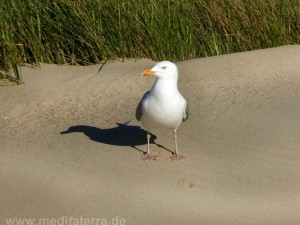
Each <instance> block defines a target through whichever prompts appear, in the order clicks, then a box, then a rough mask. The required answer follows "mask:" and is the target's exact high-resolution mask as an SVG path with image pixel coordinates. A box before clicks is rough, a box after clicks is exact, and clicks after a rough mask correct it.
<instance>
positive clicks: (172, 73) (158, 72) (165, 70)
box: [142, 61, 178, 80]
mask: <svg viewBox="0 0 300 225" xmlns="http://www.w3.org/2000/svg"><path fill="white" fill-rule="evenodd" d="M142 75H143V76H151V75H154V76H155V77H156V78H157V79H176V80H177V79H178V70H177V66H176V65H175V64H174V63H172V62H169V61H162V62H159V63H157V64H156V65H155V66H154V67H153V68H152V69H151V70H145V71H144V72H143V73H142Z"/></svg>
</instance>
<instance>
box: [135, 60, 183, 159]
mask: <svg viewBox="0 0 300 225" xmlns="http://www.w3.org/2000/svg"><path fill="white" fill-rule="evenodd" d="M142 75H143V76H150V75H154V76H155V78H156V81H155V83H154V84H153V86H152V88H151V90H150V91H148V92H146V93H145V94H144V96H143V98H142V99H141V101H140V102H139V104H138V106H137V109H136V114H135V115H136V118H137V120H138V121H141V122H142V125H143V126H144V128H145V129H146V130H147V153H146V154H145V155H144V160H155V159H156V157H157V156H156V155H152V154H150V147H149V142H150V137H151V136H150V133H149V132H151V131H152V130H153V129H154V128H169V129H172V130H173V131H174V141H175V153H174V154H173V155H172V156H171V157H170V159H171V160H172V161H173V160H183V159H184V157H183V156H182V155H179V154H178V147H177V135H176V131H177V128H178V127H179V125H180V124H181V122H182V121H186V120H187V119H188V116H189V108H188V104H187V101H186V100H185V99H184V97H183V96H182V95H181V94H180V92H179V91H178V87H177V82H178V70H177V66H176V65H175V64H174V63H172V62H169V61H162V62H159V63H157V64H156V65H155V66H154V67H153V68H152V69H151V70H145V71H144V72H143V73H142Z"/></svg>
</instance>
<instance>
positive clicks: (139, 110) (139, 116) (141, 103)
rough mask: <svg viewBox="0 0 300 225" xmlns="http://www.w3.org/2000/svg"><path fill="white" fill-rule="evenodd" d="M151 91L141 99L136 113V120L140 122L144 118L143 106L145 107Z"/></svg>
mask: <svg viewBox="0 0 300 225" xmlns="http://www.w3.org/2000/svg"><path fill="white" fill-rule="evenodd" d="M149 92H150V91H147V92H146V93H145V94H144V96H143V98H142V99H141V101H140V102H139V104H138V106H137V108H136V111H135V118H136V119H137V120H138V121H140V120H141V119H142V117H143V110H142V106H143V100H144V99H145V98H146V96H147V95H148V94H149Z"/></svg>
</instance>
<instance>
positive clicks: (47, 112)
mask: <svg viewBox="0 0 300 225" xmlns="http://www.w3.org/2000/svg"><path fill="white" fill-rule="evenodd" d="M154 64H155V62H153V61H151V60H148V59H140V60H133V59H132V60H125V63H122V62H119V61H115V62H109V63H107V64H105V65H104V66H103V68H102V69H101V70H100V72H98V70H99V68H100V66H101V65H92V66H86V67H83V66H66V65H47V64H42V68H41V69H39V68H34V67H32V66H30V65H26V66H24V67H22V68H21V70H22V75H23V79H24V82H25V84H24V85H21V86H13V87H8V86H5V87H3V86H1V87H0V129H1V133H0V180H1V185H0V202H1V204H0V221H1V222H0V224H5V218H16V217H18V218H36V219H39V218H61V217H63V216H65V217H67V216H68V217H74V218H80V217H84V218H87V219H92V218H102V219H107V223H110V224H116V220H118V221H117V222H118V224H122V222H125V224H130V225H131V224H133V225H134V224H136V225H138V224H172V225H175V224H235V225H236V224H251V225H253V224H259V225H261V224H263V225H265V224H270V225H271V224H272V225H275V224H285V225H290V224H295V225H298V224H300V214H299V212H300V162H299V159H300V117H299V116H300V46H284V47H279V48H273V49H265V50H258V51H250V52H244V53H236V54H230V55H222V56H216V57H208V58H201V59H194V60H189V61H184V62H178V63H176V64H177V65H178V68H179V72H180V78H179V88H180V91H181V93H182V94H183V95H184V96H185V98H186V99H187V100H188V101H189V104H190V117H189V119H188V121H187V122H185V123H183V124H182V126H181V127H180V128H179V130H178V145H179V151H180V152H181V153H183V154H184V155H185V156H186V158H187V159H186V160H185V161H183V162H171V161H170V160H169V156H170V155H171V152H172V151H174V143H173V139H172V132H171V131H168V130H157V131H156V132H154V134H155V135H156V139H155V140H154V142H155V143H156V144H155V143H152V144H151V149H152V151H153V152H155V153H156V154H157V155H158V159H157V161H142V160H141V156H142V151H145V150H146V136H145V132H144V131H143V130H142V129H141V128H140V127H139V126H140V123H139V122H138V121H136V119H135V117H134V114H135V108H136V105H137V103H138V101H139V100H140V98H141V96H142V95H143V93H144V92H146V91H147V90H148V89H149V88H150V87H151V85H152V83H153V81H154V78H151V77H147V78H145V77H141V76H140V74H141V72H142V71H143V70H144V69H148V68H151V67H152V66H153V65H154ZM97 72H98V73H97ZM113 219H114V220H113ZM121 219H123V220H121ZM102 222H103V221H102ZM65 224H66V223H65ZM65 224H64V225H65ZM90 224H91V223H90ZM94 224H95V223H94ZM99 224H100V223H99Z"/></svg>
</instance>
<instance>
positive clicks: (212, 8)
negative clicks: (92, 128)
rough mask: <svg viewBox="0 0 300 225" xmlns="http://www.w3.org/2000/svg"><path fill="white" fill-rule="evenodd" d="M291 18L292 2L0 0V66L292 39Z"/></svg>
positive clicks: (295, 12) (180, 53)
mask: <svg viewBox="0 0 300 225" xmlns="http://www.w3.org/2000/svg"><path fill="white" fill-rule="evenodd" d="M299 21H300V18H299V1H298V0H213V1H212V0H149V1H143V0H82V1H79V0H75V1H71V0H53V1H50V0H44V1H39V0H27V1H20V0H10V1H8V0H3V1H1V4H0V31H1V32H0V70H10V69H12V68H13V69H14V71H16V72H17V71H18V70H17V69H16V65H19V64H20V63H24V62H27V63H32V64H37V65H39V63H41V62H46V63H59V64H61V63H63V64H65V63H67V64H73V65H75V64H82V65H87V64H93V63H98V62H99V61H102V60H107V59H116V58H141V57H147V58H151V59H154V60H162V59H168V60H173V61H177V60H185V59H192V58H196V57H204V56H212V55H219V54H225V53H232V52H240V51H247V50H253V49H261V48H268V47H275V46H280V45H287V44H299V41H300V36H299V33H300V30H299V29H300V25H299ZM18 74H19V73H17V75H18ZM18 76H19V78H17V79H18V80H19V79H21V77H20V75H18Z"/></svg>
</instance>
